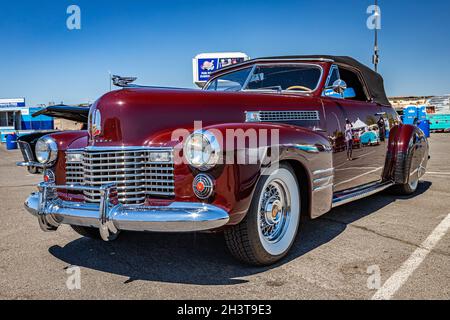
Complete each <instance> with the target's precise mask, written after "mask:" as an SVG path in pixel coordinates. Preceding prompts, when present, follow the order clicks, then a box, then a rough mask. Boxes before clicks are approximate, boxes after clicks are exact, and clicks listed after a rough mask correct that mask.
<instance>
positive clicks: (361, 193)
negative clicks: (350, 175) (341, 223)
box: [332, 181, 394, 208]
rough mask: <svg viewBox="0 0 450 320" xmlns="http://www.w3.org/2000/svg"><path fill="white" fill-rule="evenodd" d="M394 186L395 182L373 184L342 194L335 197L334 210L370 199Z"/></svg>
mask: <svg viewBox="0 0 450 320" xmlns="http://www.w3.org/2000/svg"><path fill="white" fill-rule="evenodd" d="M393 185H394V183H393V182H391V181H388V182H381V183H380V182H377V183H372V184H370V185H365V186H362V187H359V188H355V189H351V190H347V191H344V192H342V193H338V194H336V195H335V196H334V197H333V205H332V207H333V208H336V207H339V206H342V205H344V204H347V203H349V202H353V201H356V200H359V199H363V198H365V197H369V196H371V195H374V194H376V193H378V192H381V191H383V190H386V189H387V188H389V187H392V186H393Z"/></svg>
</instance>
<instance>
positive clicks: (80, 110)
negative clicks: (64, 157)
mask: <svg viewBox="0 0 450 320" xmlns="http://www.w3.org/2000/svg"><path fill="white" fill-rule="evenodd" d="M88 114H89V107H78V106H66V105H55V106H49V107H47V108H44V109H42V110H40V111H38V112H35V113H34V114H33V115H32V116H33V117H38V116H40V115H46V116H50V117H54V118H59V119H66V120H70V121H75V122H78V123H80V124H81V127H80V128H79V129H83V130H86V129H87V120H88ZM56 132H58V131H57V130H50V131H48V130H47V131H37V132H33V133H31V134H27V135H23V136H21V137H19V138H18V139H17V144H18V145H19V148H20V151H21V152H22V156H23V160H24V161H23V162H20V163H19V165H21V166H25V167H27V168H28V171H29V172H30V173H33V174H34V173H41V172H42V168H43V166H42V164H40V163H39V162H38V160H37V157H36V153H35V149H36V143H37V142H38V140H39V139H40V138H41V137H43V136H45V135H48V134H51V133H56Z"/></svg>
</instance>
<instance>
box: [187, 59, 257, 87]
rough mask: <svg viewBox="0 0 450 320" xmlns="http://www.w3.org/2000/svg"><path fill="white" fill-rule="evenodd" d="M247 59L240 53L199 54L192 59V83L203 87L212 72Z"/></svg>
mask: <svg viewBox="0 0 450 320" xmlns="http://www.w3.org/2000/svg"><path fill="white" fill-rule="evenodd" d="M248 59H250V58H249V57H248V56H247V55H246V54H245V53H242V52H221V53H202V54H199V55H197V56H196V57H195V58H194V59H193V71H194V83H195V84H196V85H198V86H199V87H203V86H204V85H205V83H206V82H207V81H208V80H209V77H210V76H211V74H212V73H213V72H215V71H217V70H219V69H221V68H224V67H227V66H230V65H234V64H238V63H241V62H244V61H246V60H248Z"/></svg>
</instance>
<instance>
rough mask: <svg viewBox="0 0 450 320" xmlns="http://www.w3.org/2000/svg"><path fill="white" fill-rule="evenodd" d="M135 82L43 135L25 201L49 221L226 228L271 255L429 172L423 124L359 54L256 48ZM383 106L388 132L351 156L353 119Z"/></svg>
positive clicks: (256, 256)
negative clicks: (192, 72)
mask: <svg viewBox="0 0 450 320" xmlns="http://www.w3.org/2000/svg"><path fill="white" fill-rule="evenodd" d="M127 82H128V81H127ZM123 86H124V88H123V89H122V90H118V91H113V92H110V93H107V94H105V95H104V96H102V97H101V98H100V99H98V100H97V101H96V102H95V103H94V104H93V105H92V106H91V108H90V113H89V120H88V131H87V132H86V131H78V132H60V133H53V134H49V135H46V136H44V137H41V138H40V139H39V140H38V141H37V143H36V154H37V157H36V158H37V159H38V161H39V163H40V165H42V166H43V167H45V170H46V171H45V173H44V180H45V181H44V182H42V183H40V184H39V186H38V190H37V192H34V193H32V194H31V195H30V196H29V197H28V199H27V200H26V202H25V206H26V208H27V210H28V211H29V212H30V213H31V214H33V215H34V216H36V217H37V219H38V221H39V224H40V226H41V228H42V229H43V230H45V231H55V230H57V229H58V227H59V226H60V225H61V224H67V225H71V226H72V228H73V229H74V230H75V231H76V232H78V233H79V234H81V235H83V236H87V237H92V238H102V239H103V240H107V241H108V240H114V239H116V238H117V237H118V236H119V233H120V231H123V230H124V231H127V230H130V231H153V232H196V231H214V232H218V231H221V232H223V233H224V236H225V240H226V244H227V246H228V248H229V250H230V252H231V253H232V254H233V255H234V256H235V257H236V258H238V259H239V260H241V261H243V262H245V263H249V264H252V265H269V264H272V263H275V262H276V261H278V260H280V259H281V258H283V257H284V256H285V255H286V254H287V253H288V252H289V249H290V248H291V246H292V245H293V243H294V240H295V239H296V235H297V232H298V230H299V222H300V220H301V219H311V218H316V217H318V216H321V215H323V214H325V213H327V212H329V211H330V210H331V209H332V208H334V207H337V206H341V205H344V204H346V203H349V202H351V201H354V200H358V199H361V198H363V197H367V196H369V195H372V194H374V193H377V192H379V191H382V190H385V189H387V188H393V189H394V190H395V191H396V192H398V193H399V194H412V193H414V192H415V191H416V190H417V188H418V184H419V179H420V178H421V176H422V175H423V174H424V173H425V170H426V166H427V162H428V142H427V139H426V137H425V136H424V135H423V132H422V131H421V130H419V129H418V128H416V127H414V126H411V125H402V124H398V120H399V119H398V115H397V113H396V112H395V110H394V109H393V108H392V106H391V105H390V104H389V101H388V99H387V98H386V94H385V92H384V86H383V79H382V77H381V76H380V75H379V74H377V73H375V72H373V71H372V70H371V69H369V68H368V67H366V66H364V65H362V64H361V63H359V62H357V61H356V60H354V59H352V58H349V57H337V56H290V57H269V58H260V59H254V60H249V61H246V62H243V63H240V64H237V65H233V66H230V67H227V68H224V69H221V70H220V71H217V72H215V73H213V74H212V76H211V78H210V80H209V81H208V83H207V84H206V85H205V87H204V89H203V90H201V91H200V90H188V89H166V88H150V87H149V88H146V87H139V86H134V85H131V84H129V83H124V84H123ZM380 118H383V123H384V124H386V126H387V125H388V126H389V132H390V134H389V139H385V140H384V141H380V143H379V144H377V145H375V146H373V147H370V148H360V149H357V150H354V151H353V158H354V160H353V161H349V160H348V158H347V155H346V152H345V151H346V148H347V144H346V141H345V138H344V133H345V132H344V130H345V123H346V119H349V121H351V122H355V121H356V120H357V119H362V120H364V123H365V124H367V125H368V126H371V125H376V124H377V122H379V120H380ZM198 121H202V123H201V125H200V124H199V123H198ZM229 137H231V138H229ZM242 137H243V139H242ZM254 137H256V141H257V144H255V145H254V144H253V142H254V141H255V140H254V139H253V138H254ZM236 141H237V143H234V142H236ZM255 152H256V153H255ZM252 155H256V156H255V157H254V158H253V157H252ZM250 159H251V160H252V161H251V160H250ZM30 165H31V164H30ZM374 168H376V169H374ZM317 232H318V233H319V232H320V230H317Z"/></svg>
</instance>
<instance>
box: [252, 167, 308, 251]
mask: <svg viewBox="0 0 450 320" xmlns="http://www.w3.org/2000/svg"><path fill="white" fill-rule="evenodd" d="M257 208H258V212H257V228H258V235H259V239H260V243H261V245H262V247H263V248H264V250H265V251H266V252H267V253H268V254H270V255H272V256H278V255H283V254H285V253H286V252H287V250H289V248H290V247H291V245H292V243H293V242H294V240H295V236H296V234H297V229H298V224H299V221H300V194H299V187H298V184H297V180H296V178H295V176H294V175H293V174H292V172H291V171H290V170H287V169H285V168H279V169H277V170H276V171H275V172H274V173H272V174H271V175H270V177H269V178H268V179H267V180H266V182H265V184H264V186H263V188H262V189H261V193H260V196H259V202H258V206H257Z"/></svg>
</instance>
